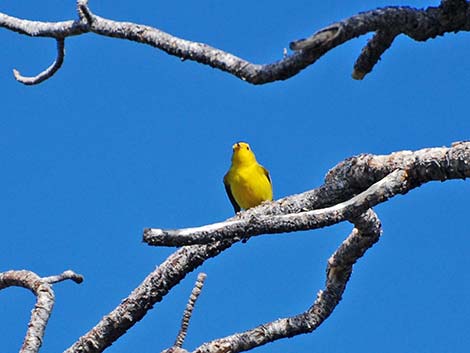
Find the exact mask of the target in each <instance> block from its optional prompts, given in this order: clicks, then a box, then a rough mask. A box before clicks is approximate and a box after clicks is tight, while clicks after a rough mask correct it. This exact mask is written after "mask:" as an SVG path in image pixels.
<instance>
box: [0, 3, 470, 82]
mask: <svg viewBox="0 0 470 353" xmlns="http://www.w3.org/2000/svg"><path fill="white" fill-rule="evenodd" d="M77 11H78V16H79V20H77V21H64V22H39V21H28V20H22V19H19V18H15V17H11V16H8V15H6V14H3V13H0V27H3V28H6V29H9V30H11V31H15V32H18V33H21V34H25V35H29V36H33V37H35V36H41V37H51V38H56V39H63V38H66V37H69V36H74V35H80V34H83V33H88V32H93V33H96V34H99V35H103V36H107V37H114V38H120V39H127V40H131V41H134V42H138V43H143V44H147V45H150V46H152V47H155V48H157V49H160V50H163V51H165V52H167V53H168V54H170V55H174V56H177V57H179V58H181V59H188V60H193V61H197V62H199V63H201V64H205V65H209V66H211V67H213V68H216V69H219V70H222V71H225V72H228V73H230V74H232V75H234V76H236V77H238V78H240V79H242V80H245V81H247V82H249V83H252V84H265V83H269V82H273V81H278V80H286V79H288V78H290V77H292V76H294V75H296V74H298V73H299V72H300V71H301V70H303V69H305V68H306V67H308V66H309V65H312V64H313V63H315V62H316V61H317V60H318V59H319V58H320V57H322V56H323V55H324V54H325V53H327V52H328V51H330V50H331V49H333V48H334V47H336V46H338V45H341V44H343V43H345V42H347V41H349V40H351V39H354V38H356V37H359V36H361V35H364V34H366V33H369V32H376V33H378V35H377V36H376V37H375V39H373V41H372V42H369V44H368V46H366V48H365V49H364V50H363V51H362V53H361V56H360V58H359V59H358V62H359V63H360V64H359V66H357V67H356V69H355V71H354V73H353V76H354V77H356V78H363V77H364V75H365V74H367V73H368V72H370V71H371V70H372V67H373V66H374V65H375V63H377V61H378V59H379V57H380V55H381V54H382V53H383V52H384V51H385V50H386V49H387V48H388V47H389V46H390V44H391V43H392V40H393V38H391V37H390V36H386V35H384V34H383V33H390V34H393V35H398V34H401V33H402V34H405V35H407V36H409V37H410V38H412V39H414V40H417V41H425V40H427V39H430V38H435V37H436V36H438V35H443V34H445V33H452V32H459V31H469V30H470V10H469V7H468V2H467V1H465V0H444V1H442V3H441V6H439V7H428V8H427V9H424V10H421V9H415V8H410V7H386V8H382V9H377V10H372V11H368V12H364V13H360V14H358V15H355V16H352V17H350V18H348V19H345V20H343V21H340V22H337V23H334V24H332V25H330V26H328V27H326V28H324V29H322V30H320V31H318V32H316V33H315V34H313V35H312V36H311V37H309V38H307V39H303V40H298V41H294V42H292V43H291V45H290V47H291V49H293V50H295V51H296V52H295V53H293V54H291V55H285V56H284V57H283V58H282V59H281V60H279V61H276V62H274V63H271V64H264V65H260V64H253V63H251V62H249V61H247V60H244V59H241V58H239V57H237V56H235V55H233V54H230V53H227V52H225V51H223V50H220V49H216V48H213V47H211V46H209V45H207V44H204V43H197V42H192V41H189V40H185V39H181V38H178V37H175V36H172V35H170V34H168V33H165V32H163V31H161V30H159V29H156V28H153V27H150V26H144V25H140V24H135V23H130V22H118V21H112V20H109V19H105V18H102V17H99V16H96V15H94V14H93V13H92V11H91V10H90V8H89V7H88V1H87V0H78V1H77ZM369 55H370V57H367V56H369ZM356 65H357V64H356ZM49 77H50V76H49Z"/></svg>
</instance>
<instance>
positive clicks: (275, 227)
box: [144, 170, 408, 246]
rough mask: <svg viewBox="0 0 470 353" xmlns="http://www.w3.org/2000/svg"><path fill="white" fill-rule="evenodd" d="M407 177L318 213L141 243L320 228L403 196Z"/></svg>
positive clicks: (156, 234)
mask: <svg viewBox="0 0 470 353" xmlns="http://www.w3.org/2000/svg"><path fill="white" fill-rule="evenodd" d="M406 179H407V173H406V172H405V171H402V170H396V171H394V172H392V173H390V174H389V175H387V176H386V177H384V178H383V179H381V180H379V181H378V182H377V183H375V184H373V185H372V186H370V187H369V188H368V189H367V190H365V191H364V192H362V193H360V194H359V195H357V196H355V197H353V198H352V199H350V200H348V201H345V202H342V203H339V204H337V205H334V206H331V207H327V208H322V209H318V210H312V211H305V212H299V213H291V214H286V215H270V216H259V217H250V218H242V219H235V220H228V221H225V222H220V223H215V224H210V225H207V226H202V227H197V228H186V229H175V230H172V229H170V230H165V229H146V230H145V231H144V242H146V243H148V244H149V245H155V246H182V245H194V244H208V243H212V242H214V241H220V240H227V239H235V240H240V239H242V238H244V237H245V238H246V236H247V235H248V236H250V237H251V236H255V235H260V234H274V233H286V232H296V231H299V230H311V229H318V228H323V227H326V226H329V225H332V224H337V223H340V222H343V221H345V220H348V219H349V218H351V217H353V216H354V215H358V214H362V213H363V212H365V211H366V210H367V209H369V208H371V207H373V206H375V205H377V204H379V203H381V202H384V201H387V200H388V199H389V198H390V197H393V196H395V195H396V194H400V193H405V192H407V191H408V189H407V182H406Z"/></svg>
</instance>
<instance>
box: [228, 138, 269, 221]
mask: <svg viewBox="0 0 470 353" xmlns="http://www.w3.org/2000/svg"><path fill="white" fill-rule="evenodd" d="M232 148H233V154H232V165H231V166H230V169H229V170H228V172H227V174H225V176H224V185H225V190H226V191H227V195H228V197H229V199H230V202H231V203H232V205H233V209H234V210H235V213H237V212H240V210H241V209H245V210H246V209H248V208H250V207H255V206H258V205H259V204H260V203H262V202H263V201H271V200H272V199H273V188H272V185H271V178H270V176H269V172H268V170H267V169H266V168H264V167H263V166H262V165H260V164H258V162H257V161H256V157H255V154H254V153H253V151H252V150H251V148H250V145H249V144H247V143H246V142H237V143H236V144H234V145H233V147H232Z"/></svg>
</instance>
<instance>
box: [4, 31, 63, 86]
mask: <svg viewBox="0 0 470 353" xmlns="http://www.w3.org/2000/svg"><path fill="white" fill-rule="evenodd" d="M64 56H65V41H64V38H59V39H57V58H56V60H55V61H54V62H53V63H52V65H51V66H49V67H48V68H47V69H46V70H44V71H43V72H41V73H40V74H38V75H37V76H34V77H25V76H22V75H21V74H20V72H19V71H18V70H16V69H13V75H14V76H15V78H16V80H17V81H19V82H21V83H23V84H25V85H28V86H29V85H37V84H39V83H41V82H43V81H45V80H47V79H48V78H50V77H52V76H53V75H54V74H55V73H56V72H57V71H58V70H59V69H60V67H61V66H62V63H63V62H64Z"/></svg>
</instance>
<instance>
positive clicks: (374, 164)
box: [143, 142, 470, 246]
mask: <svg viewBox="0 0 470 353" xmlns="http://www.w3.org/2000/svg"><path fill="white" fill-rule="evenodd" d="M469 161H470V143H468V142H462V143H456V144H454V145H453V146H452V147H451V148H445V147H442V148H431V149H423V150H419V151H416V152H410V151H401V152H396V153H393V154H391V155H388V156H374V155H360V156H358V157H353V158H350V159H347V160H346V161H344V162H341V163H340V164H338V165H337V166H336V167H335V168H333V169H332V170H331V171H330V172H329V173H328V175H327V177H326V182H325V184H324V185H323V186H321V187H320V188H318V189H315V190H311V191H307V192H305V193H302V194H299V195H294V196H289V197H286V198H283V199H281V200H278V201H275V202H270V203H265V204H263V205H260V206H258V207H256V208H254V209H250V210H248V211H245V212H243V213H241V214H240V216H239V217H234V218H231V219H229V220H227V221H225V222H220V223H215V224H211V225H207V226H202V227H197V228H187V229H176V230H164V229H151V228H150V229H145V230H144V236H143V239H144V242H146V243H148V244H149V245H160V246H161V245H163V246H181V245H188V244H199V243H209V242H213V241H216V240H222V239H235V240H239V239H241V238H243V237H247V236H253V235H259V234H272V233H282V232H292V231H297V230H307V229H316V228H321V227H325V226H329V225H332V224H336V223H339V222H342V221H344V220H346V219H348V218H350V217H351V216H354V215H359V214H361V213H363V212H364V211H365V210H366V209H368V208H370V207H373V206H375V205H376V204H378V203H380V202H383V201H386V200H387V199H388V198H390V197H392V196H394V195H396V194H398V193H401V194H403V193H406V192H408V191H409V190H411V189H413V188H415V187H418V186H420V185H421V184H423V183H426V182H429V181H432V180H446V179H460V178H465V177H469V176H470V164H469ZM402 170H406V173H405V172H403V171H402ZM372 183H376V184H375V185H371V184H372ZM364 190H365V191H364ZM338 193H341V194H342V195H341V194H340V195H338ZM354 195H357V196H355V197H352V196H354ZM350 197H352V198H351V199H348V198H350ZM344 199H346V200H347V201H344ZM314 205H315V206H316V207H315V206H314ZM324 206H327V207H326V208H323V207H324ZM317 207H319V208H317Z"/></svg>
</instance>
